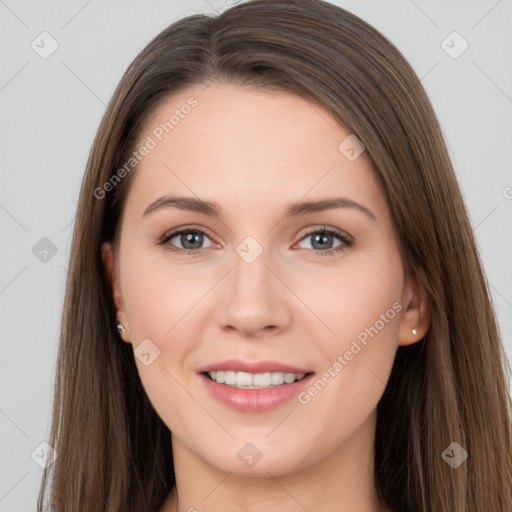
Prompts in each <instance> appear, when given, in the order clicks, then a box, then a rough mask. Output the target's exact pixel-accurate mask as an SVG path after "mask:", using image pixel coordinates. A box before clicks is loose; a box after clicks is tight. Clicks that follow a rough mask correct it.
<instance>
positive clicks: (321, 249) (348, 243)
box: [301, 226, 354, 256]
mask: <svg viewBox="0 0 512 512" xmlns="http://www.w3.org/2000/svg"><path fill="white" fill-rule="evenodd" d="M307 239H310V240H311V242H310V246H311V248H307V249H308V250H310V251H313V253H314V254H315V255H319V256H334V255H335V254H336V253H338V252H340V251H342V250H344V249H346V248H348V247H352V245H353V243H354V242H353V240H352V237H350V236H349V235H348V234H347V233H344V232H343V231H341V230H339V229H336V228H332V227H327V226H322V227H321V228H318V227H317V228H314V229H312V230H310V231H308V232H307V233H306V235H305V236H303V237H302V238H301V241H302V240H307ZM335 239H338V241H339V242H340V243H339V244H338V245H337V246H333V243H334V240H335Z"/></svg>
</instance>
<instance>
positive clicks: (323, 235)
mask: <svg viewBox="0 0 512 512" xmlns="http://www.w3.org/2000/svg"><path fill="white" fill-rule="evenodd" d="M329 237H332V235H330V234H328V233H317V234H316V235H314V236H313V244H312V245H313V248H314V249H325V248H326V246H327V245H329V247H327V248H328V249H330V248H331V247H330V246H331V245H332V243H331V244H329V243H328V242H326V238H329ZM317 242H320V245H319V246H318V247H315V244H316V243H317ZM331 242H332V240H331Z"/></svg>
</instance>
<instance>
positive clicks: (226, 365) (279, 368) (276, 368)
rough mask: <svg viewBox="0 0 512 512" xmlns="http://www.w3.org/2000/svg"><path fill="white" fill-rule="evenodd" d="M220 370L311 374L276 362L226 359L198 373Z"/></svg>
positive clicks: (201, 369) (203, 368)
mask: <svg viewBox="0 0 512 512" xmlns="http://www.w3.org/2000/svg"><path fill="white" fill-rule="evenodd" d="M219 370H220V371H222V370H228V371H229V370H231V371H235V372H246V373H266V372H283V373H311V370H306V369H304V368H298V367H296V366H290V365H289V364H283V363H279V362H277V361H242V360H241V359H228V360H227V361H221V362H219V363H214V364H209V365H206V366H203V367H202V368H199V370H198V372H199V373H206V372H215V371H219Z"/></svg>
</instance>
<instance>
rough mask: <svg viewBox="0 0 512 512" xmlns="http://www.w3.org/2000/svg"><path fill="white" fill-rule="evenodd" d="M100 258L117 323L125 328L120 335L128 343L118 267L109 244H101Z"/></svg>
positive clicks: (127, 329) (128, 329)
mask: <svg viewBox="0 0 512 512" xmlns="http://www.w3.org/2000/svg"><path fill="white" fill-rule="evenodd" d="M101 256H102V259H103V265H104V266H105V271H106V274H107V278H108V281H109V284H110V289H111V291H112V298H113V300H114V305H115V308H116V316H117V320H118V322H120V323H121V324H123V327H124V328H125V330H124V331H122V332H121V333H120V334H121V338H122V339H123V340H124V341H126V342H130V338H129V334H130V326H129V325H128V319H127V317H126V312H125V310H124V303H123V295H122V293H121V287H120V285H119V270H118V265H117V260H116V255H115V253H114V248H113V246H112V244H111V243H110V242H104V243H103V244H102V246H101Z"/></svg>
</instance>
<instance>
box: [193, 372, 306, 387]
mask: <svg viewBox="0 0 512 512" xmlns="http://www.w3.org/2000/svg"><path fill="white" fill-rule="evenodd" d="M310 373H312V372H309V373H284V372H264V373H249V372H235V371H233V370H218V371H210V372H204V373H203V375H205V376H206V377H207V378H208V379H210V380H212V381H213V382H216V383H217V384H225V385H226V386H230V387H233V388H237V389H269V388H275V387H277V386H282V385H284V384H293V383H294V382H298V381H301V380H302V379H304V378H305V377H306V376H307V375H309V374H310Z"/></svg>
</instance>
